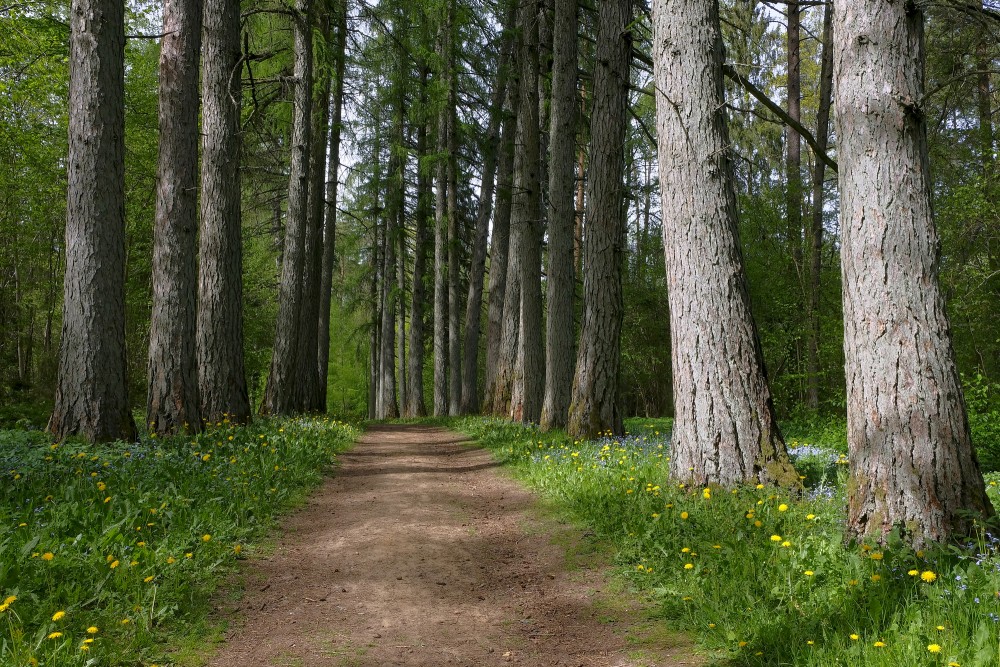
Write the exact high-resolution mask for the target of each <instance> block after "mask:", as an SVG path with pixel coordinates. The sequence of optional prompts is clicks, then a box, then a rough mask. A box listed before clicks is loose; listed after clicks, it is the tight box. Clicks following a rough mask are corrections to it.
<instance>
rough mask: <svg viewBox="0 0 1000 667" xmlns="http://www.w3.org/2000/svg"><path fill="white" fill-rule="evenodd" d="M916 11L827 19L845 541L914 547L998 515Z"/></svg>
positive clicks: (859, 7)
mask: <svg viewBox="0 0 1000 667" xmlns="http://www.w3.org/2000/svg"><path fill="white" fill-rule="evenodd" d="M923 20H924V19H923V12H922V11H921V10H920V8H919V7H916V6H915V5H914V4H913V3H911V2H899V3H888V2H881V1H880V0H856V2H852V3H847V4H844V5H838V6H837V11H836V12H835V14H834V27H833V34H834V39H835V40H836V42H835V43H836V49H835V51H834V53H835V56H834V81H835V84H834V89H835V90H836V98H835V101H834V104H835V105H836V109H837V116H836V122H837V139H838V142H839V143H838V149H837V150H838V155H839V163H840V170H839V174H838V175H839V181H840V197H841V204H840V228H841V234H842V236H841V239H842V250H841V255H842V274H843V290H844V353H845V358H846V368H845V371H846V374H847V439H848V447H849V451H850V458H851V483H850V484H849V485H848V513H847V532H848V535H850V536H852V537H864V536H873V537H874V538H875V539H878V540H884V539H886V536H887V534H888V533H889V531H890V530H892V529H893V528H894V527H897V526H898V527H901V528H903V530H904V531H905V533H906V539H908V541H910V542H911V543H912V544H913V545H914V546H916V547H919V546H921V545H923V544H924V543H926V542H929V541H943V540H948V539H952V538H957V537H961V536H965V535H968V534H970V533H971V531H972V528H973V525H974V521H975V519H976V518H977V517H979V518H982V517H984V516H990V515H992V514H993V508H992V506H991V505H990V501H989V499H988V498H987V497H986V492H985V488H984V484H983V476H982V474H981V473H980V470H979V464H978V462H977V461H976V456H975V454H974V452H973V450H972V443H971V442H970V439H969V425H968V421H967V419H966V413H965V404H964V401H963V398H962V385H961V383H960V381H959V377H958V372H957V370H956V368H955V358H954V352H953V350H952V346H951V333H950V330H949V324H948V318H947V316H946V314H945V304H944V297H943V295H942V293H941V290H940V287H939V284H938V261H939V250H938V237H937V233H936V231H935V229H934V218H933V215H932V211H931V177H930V165H929V163H928V159H927V134H926V127H925V124H924V111H923V109H922V107H921V104H922V101H923V99H924V89H923V67H924V39H923Z"/></svg>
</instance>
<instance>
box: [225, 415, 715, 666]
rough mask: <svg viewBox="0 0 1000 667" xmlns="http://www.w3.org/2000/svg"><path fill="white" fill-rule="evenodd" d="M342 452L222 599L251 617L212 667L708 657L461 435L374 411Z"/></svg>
mask: <svg viewBox="0 0 1000 667" xmlns="http://www.w3.org/2000/svg"><path fill="white" fill-rule="evenodd" d="M340 464H341V467H340V469H339V470H338V471H337V472H336V474H335V475H334V476H332V477H330V478H328V479H327V480H326V482H325V483H324V484H323V486H322V487H321V488H320V489H319V490H318V491H317V492H316V493H315V494H314V495H312V496H311V497H310V499H309V501H308V504H307V505H306V506H305V507H304V508H302V509H301V510H300V511H298V512H297V513H295V514H294V515H292V516H291V517H290V518H289V519H288V520H287V521H286V522H285V525H284V531H283V537H282V538H281V539H280V541H279V543H278V545H277V548H276V550H275V551H274V553H272V554H271V555H270V556H269V557H266V558H257V559H252V560H251V561H250V562H249V564H248V567H247V570H248V572H247V574H246V578H245V582H246V590H245V593H244V595H243V596H242V599H241V600H240V601H239V602H237V603H235V608H230V609H226V608H225V607H226V604H225V603H223V602H220V606H221V607H223V608H222V609H220V612H221V613H227V614H228V613H235V614H236V616H237V618H241V619H242V620H240V621H237V622H236V623H235V624H234V625H233V627H232V628H231V629H230V632H229V636H228V637H227V638H226V641H225V642H224V643H223V644H222V645H221V646H220V647H219V650H218V651H217V652H216V653H215V655H214V657H213V658H211V660H210V662H209V664H210V665H212V666H213V667H270V666H273V667H319V666H323V667H340V666H344V667H346V666H348V665H350V666H354V667H368V666H376V665H378V666H383V665H409V666H420V667H432V666H433V667H443V666H445V665H467V666H470V667H479V666H481V665H482V666H489V665H508V664H515V665H532V666H534V665H537V666H539V667H543V666H544V667H552V666H555V665H572V666H573V667H577V666H584V665H586V666H588V667H589V666H591V665H599V666H602V667H626V666H627V667H638V666H640V665H692V664H699V663H700V662H701V660H699V659H698V658H697V657H695V655H694V651H693V647H692V646H691V645H690V643H689V642H687V641H686V640H685V639H684V638H683V637H678V636H674V635H671V634H668V633H664V632H663V631H662V630H660V629H658V628H657V624H655V623H652V622H650V621H648V620H647V619H646V614H644V612H643V610H642V609H641V607H640V605H638V604H636V603H634V602H632V601H630V600H629V599H628V596H627V595H623V594H621V593H618V594H614V593H613V592H610V591H606V589H607V587H608V586H609V582H608V580H607V578H606V574H607V573H606V571H605V570H606V567H604V566H602V564H601V556H600V554H599V550H598V549H597V548H596V547H595V545H593V544H592V543H591V542H589V541H588V540H587V539H586V537H585V536H582V535H580V534H579V532H578V531H575V530H573V529H572V528H570V527H568V526H566V525H563V524H560V523H558V522H556V521H554V520H552V519H551V518H546V517H544V516H543V515H542V514H541V513H540V512H538V511H537V499H536V498H535V497H534V496H533V495H532V494H530V493H528V492H527V491H525V490H524V489H523V488H522V487H521V486H519V485H518V484H517V483H515V482H514V481H512V480H510V479H508V478H507V477H504V476H502V475H501V474H499V473H498V471H497V470H496V467H497V464H496V463H495V462H494V461H493V459H492V457H491V456H490V453H489V452H488V451H486V450H483V449H479V448H472V447H470V446H469V443H468V441H467V440H466V439H464V438H463V437H462V436H461V435H459V434H457V433H454V432H452V431H448V430H446V429H441V428H434V427H427V426H411V425H406V426H403V425H381V426H374V427H372V428H371V429H370V430H369V431H368V432H366V433H365V434H364V435H363V436H362V437H361V439H360V440H359V441H358V443H357V445H356V446H355V448H354V449H353V450H351V451H350V452H348V453H346V454H343V455H341V456H340ZM674 656H676V657H674Z"/></svg>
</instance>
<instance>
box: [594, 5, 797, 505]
mask: <svg viewBox="0 0 1000 667" xmlns="http://www.w3.org/2000/svg"><path fill="white" fill-rule="evenodd" d="M653 24H654V39H653V44H654V45H656V46H655V49H654V53H653V62H654V67H655V80H656V121H657V122H656V125H657V134H658V161H659V170H660V184H661V192H662V198H663V247H664V252H665V257H666V266H667V284H668V285H669V298H670V338H671V348H672V349H671V358H672V362H673V381H674V412H675V417H674V419H675V421H674V430H673V437H672V441H671V458H670V469H671V473H672V474H673V475H674V476H675V477H676V478H679V479H682V480H686V481H690V482H693V483H696V484H712V483H714V484H722V485H725V486H732V485H734V484H738V483H740V482H744V481H748V480H758V481H760V482H778V483H781V484H787V485H796V484H798V475H797V474H796V472H795V470H794V468H792V466H791V464H790V463H789V461H788V454H787V452H786V450H785V443H784V441H783V440H782V437H781V433H780V432H779V430H778V425H777V422H776V420H775V416H774V407H773V405H772V403H771V393H770V390H769V388H768V384H767V376H766V373H765V371H764V360H763V355H762V353H761V347H760V340H759V338H758V335H757V329H756V326H755V324H754V321H753V316H752V314H751V312H750V296H749V293H748V290H747V281H746V274H745V272H744V268H743V256H742V253H741V250H740V242H739V235H738V229H739V226H738V219H737V215H738V208H737V205H736V193H735V190H734V189H733V176H732V164H731V161H730V153H729V151H730V145H729V139H728V136H727V130H726V117H725V104H724V100H723V85H722V64H723V44H722V32H721V30H720V27H719V13H718V2H717V0H699V1H697V2H692V1H691V0H656V2H654V3H653ZM590 242H591V241H590V239H589V238H588V239H587V243H588V244H589V243H590Z"/></svg>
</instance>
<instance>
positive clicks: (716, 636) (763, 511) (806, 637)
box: [455, 418, 1000, 667]
mask: <svg viewBox="0 0 1000 667" xmlns="http://www.w3.org/2000/svg"><path fill="white" fill-rule="evenodd" d="M643 421H646V422H647V423H649V422H648V420H635V421H630V423H629V427H630V430H633V429H636V427H637V426H639V425H640V424H641V423H642V422H643ZM455 423H456V425H457V426H458V427H459V428H460V429H461V430H463V431H465V432H466V433H468V434H469V435H470V436H472V437H474V438H476V439H478V440H479V442H480V443H482V444H483V445H485V446H486V447H488V448H490V449H491V450H492V451H493V452H494V453H495V455H496V456H498V458H500V459H502V460H504V461H505V462H506V463H507V464H509V465H510V466H511V467H512V468H513V470H514V472H515V474H516V476H517V477H519V478H520V479H522V480H524V481H525V482H527V483H528V484H529V485H531V486H532V487H534V488H536V489H538V490H539V491H541V492H542V493H543V494H544V495H545V496H546V497H547V498H549V499H551V500H553V501H555V502H556V503H557V505H558V506H559V507H561V508H562V509H565V510H567V511H569V512H570V513H571V514H572V515H573V516H574V517H576V518H577V519H578V520H579V521H580V522H581V523H583V524H585V525H586V526H587V527H588V529H590V530H592V531H593V532H594V533H596V535H597V537H598V538H599V539H602V540H605V541H607V542H608V543H610V544H612V545H614V547H615V549H616V552H617V563H618V566H619V572H620V573H621V574H622V576H625V577H627V578H629V579H630V580H631V582H632V584H633V585H634V587H635V588H636V589H638V590H639V591H641V592H642V594H643V595H646V596H650V597H652V599H653V600H655V601H656V603H657V605H658V607H659V609H660V613H661V615H662V616H663V618H664V619H665V620H667V621H668V622H670V623H673V624H676V625H678V626H681V627H683V628H685V629H687V630H690V631H692V632H694V633H696V634H697V635H698V637H699V639H700V641H701V642H702V644H703V645H704V646H705V647H707V648H708V649H710V650H712V651H713V652H714V653H716V654H718V655H719V656H720V657H721V658H723V659H724V660H725V661H726V662H725V664H731V665H761V666H763V665H780V664H785V665H789V664H794V665H816V666H819V665H834V664H851V665H861V664H865V665H885V666H887V667H888V666H896V665H947V664H950V663H951V664H960V665H965V666H969V665H987V664H990V665H992V664H995V662H996V660H997V658H998V639H997V637H998V628H1000V598H998V595H997V593H996V591H998V590H1000V539H998V538H997V537H996V536H993V535H991V534H990V533H988V532H985V531H981V532H980V533H979V534H977V535H976V536H975V537H974V538H973V539H972V540H970V541H968V542H967V543H965V544H962V545H960V546H954V547H947V548H944V547H942V548H939V549H937V550H935V551H933V552H930V551H929V552H927V553H922V552H913V551H911V550H909V549H907V548H906V547H904V546H903V545H902V543H901V541H900V540H898V539H897V538H895V537H893V538H891V541H890V544H889V546H888V547H887V548H885V549H878V548H873V547H871V546H869V545H857V544H847V545H845V543H844V535H843V530H842V526H843V522H844V518H845V517H844V510H843V508H844V507H845V501H844V497H843V491H842V489H843V487H842V485H838V486H829V485H826V486H823V485H815V486H812V488H811V489H810V491H809V492H807V493H806V494H805V495H804V496H803V497H801V498H796V497H791V496H789V495H786V494H785V492H784V491H782V490H779V489H776V488H770V487H763V486H758V487H752V486H748V487H741V488H737V489H733V490H728V489H721V488H686V487H684V486H683V485H678V484H677V483H675V482H672V481H671V480H670V479H669V477H668V475H667V462H668V460H669V458H668V457H669V440H668V438H667V437H666V434H665V432H664V431H661V433H662V434H663V435H660V436H656V435H653V434H650V432H649V431H650V429H652V431H653V433H655V432H656V431H657V430H659V429H658V426H659V425H657V424H655V423H650V426H649V427H644V432H643V433H642V434H641V435H632V436H627V437H625V438H603V439H600V440H596V441H592V442H579V441H573V440H571V439H569V438H567V437H566V436H565V435H564V434H562V433H560V432H550V433H541V432H539V431H537V430H535V429H533V428H529V427H524V426H521V425H518V424H513V423H511V422H507V421H501V420H488V419H481V418H467V419H462V420H458V421H457V422H455ZM636 430H637V429H636ZM824 430H830V431H833V430H835V429H834V426H833V425H830V426H828V427H826V428H825V429H824ZM803 437H804V438H805V441H806V442H816V441H826V440H827V438H829V437H830V435H829V434H825V433H822V432H821V433H820V434H818V438H812V437H808V434H807V433H804V432H803ZM806 447H807V446H806V445H803V444H800V445H798V448H800V449H805V448H806ZM808 447H809V448H810V450H811V451H802V452H800V454H801V456H800V457H799V458H798V460H796V465H797V466H801V470H800V472H804V473H805V474H806V475H807V478H808V477H810V476H811V477H812V479H807V486H811V485H812V484H813V483H814V482H816V481H819V480H818V479H815V478H816V477H817V475H816V474H814V473H817V472H818V470H819V469H820V468H821V467H823V466H822V463H821V462H822V461H823V460H824V459H823V457H826V458H825V460H826V461H831V460H832V461H833V462H834V463H833V464H832V465H833V470H834V472H833V474H832V476H830V475H827V476H826V481H827V482H836V481H837V478H839V477H842V476H843V473H838V472H837V470H843V469H844V468H845V467H846V466H845V465H844V463H846V459H845V458H844V457H842V456H841V455H840V454H838V453H837V452H836V451H835V450H831V449H822V448H818V447H814V446H808ZM838 461H839V462H840V463H837V462H838ZM989 493H990V496H991V498H992V499H993V501H994V502H997V501H998V494H997V489H996V480H995V479H994V480H993V481H991V482H990V486H989Z"/></svg>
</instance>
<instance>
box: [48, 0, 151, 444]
mask: <svg viewBox="0 0 1000 667" xmlns="http://www.w3.org/2000/svg"><path fill="white" fill-rule="evenodd" d="M124 11H125V7H124V4H123V3H121V2H117V1H116V0H74V2H73V6H72V9H71V11H70V58H69V71H70V75H69V80H70V83H69V88H70V98H69V159H68V160H67V178H68V185H69V187H68V197H67V204H66V274H65V279H64V281H63V304H64V305H63V326H62V340H61V343H60V349H59V378H58V382H57V385H56V396H55V407H54V408H53V411H52V418H51V419H50V420H49V425H48V430H49V431H50V432H51V433H52V436H53V437H54V438H55V439H56V440H63V439H65V438H66V437H68V436H70V435H81V436H83V437H84V438H86V439H87V440H89V441H91V442H96V441H107V440H115V439H122V440H134V439H135V436H136V430H135V422H134V421H133V420H132V412H131V406H130V405H129V401H128V391H127V388H128V376H127V372H126V366H125V77H124V72H125V18H124Z"/></svg>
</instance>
